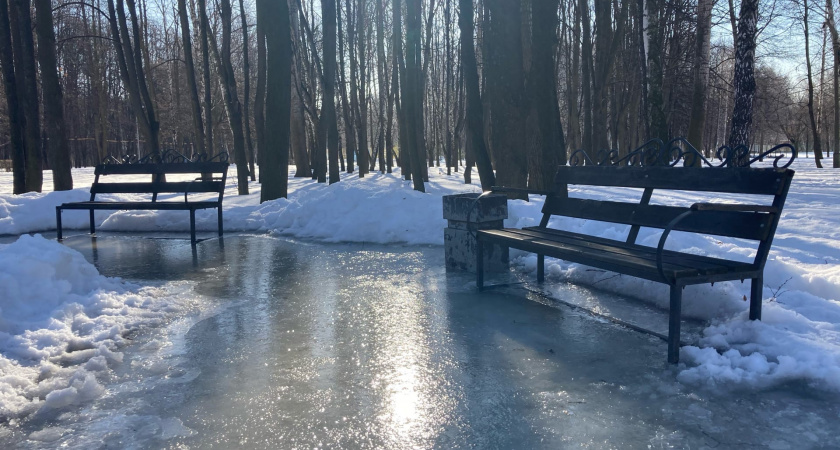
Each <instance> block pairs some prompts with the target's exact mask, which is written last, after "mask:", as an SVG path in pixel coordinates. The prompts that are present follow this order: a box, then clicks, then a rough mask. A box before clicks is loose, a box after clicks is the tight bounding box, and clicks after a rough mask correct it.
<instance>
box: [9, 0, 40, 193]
mask: <svg viewBox="0 0 840 450" xmlns="http://www.w3.org/2000/svg"><path fill="white" fill-rule="evenodd" d="M12 4H13V6H12V15H11V16H10V23H11V30H12V34H13V35H14V38H13V39H12V42H13V45H14V62H15V72H16V74H15V75H16V77H15V78H16V80H17V83H18V99H19V100H20V103H21V105H22V107H23V114H24V126H23V130H24V145H25V148H26V178H25V180H26V182H25V188H24V190H25V191H26V192H33V191H34V192H41V188H42V187H43V180H44V174H43V172H42V162H41V125H40V123H41V121H40V117H39V114H38V109H39V108H38V84H37V83H38V77H37V69H36V67H35V42H34V40H33V39H32V17H31V16H30V3H29V0H16V1H13V2H12Z"/></svg>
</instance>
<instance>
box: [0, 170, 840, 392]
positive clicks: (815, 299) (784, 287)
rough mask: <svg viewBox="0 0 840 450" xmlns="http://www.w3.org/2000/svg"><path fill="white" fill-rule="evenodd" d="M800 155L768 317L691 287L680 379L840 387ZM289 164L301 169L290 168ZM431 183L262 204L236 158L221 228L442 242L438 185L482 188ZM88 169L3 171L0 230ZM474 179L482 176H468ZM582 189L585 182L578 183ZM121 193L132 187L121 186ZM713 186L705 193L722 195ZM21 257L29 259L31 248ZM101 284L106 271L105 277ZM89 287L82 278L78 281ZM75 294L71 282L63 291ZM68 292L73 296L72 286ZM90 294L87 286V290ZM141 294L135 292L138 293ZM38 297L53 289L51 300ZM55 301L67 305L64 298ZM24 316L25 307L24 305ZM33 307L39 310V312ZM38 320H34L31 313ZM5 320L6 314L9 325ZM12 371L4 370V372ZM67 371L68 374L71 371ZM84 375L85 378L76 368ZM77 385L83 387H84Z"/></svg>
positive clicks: (318, 192) (27, 218)
mask: <svg viewBox="0 0 840 450" xmlns="http://www.w3.org/2000/svg"><path fill="white" fill-rule="evenodd" d="M811 164H812V163H811V162H810V161H806V160H799V161H797V162H796V163H795V164H794V169H795V170H796V171H797V174H796V176H795V177H794V181H793V186H792V188H791V192H790V194H789V196H788V199H787V204H786V206H785V213H784V215H783V217H782V220H781V223H780V225H779V229H778V231H777V233H776V238H775V241H774V244H773V250H772V251H771V253H770V258H769V260H768V262H767V267H766V270H765V289H764V297H765V311H764V321H762V322H760V323H756V322H749V321H748V320H747V318H746V315H745V311H746V309H747V308H748V305H747V302H745V301H744V299H745V298H748V297H749V294H750V293H749V289H750V286H749V283H748V282H747V283H743V284H742V283H739V282H725V283H716V284H715V285H714V286H710V285H700V286H692V287H689V288H687V289H686V291H685V293H684V297H683V298H684V305H683V314H684V315H686V316H689V317H694V318H699V319H703V320H708V321H709V323H710V324H711V326H710V327H709V328H708V329H707V330H706V332H705V335H704V337H703V339H702V340H701V341H700V342H698V343H697V345H696V346H689V347H685V348H684V349H683V362H684V363H683V366H682V373H681V374H680V377H679V378H680V380H681V381H683V382H685V383H696V384H704V385H709V386H717V387H722V386H730V387H734V386H755V387H766V386H771V385H774V384H777V383H781V382H785V381H788V380H803V381H806V382H810V383H813V384H814V385H817V386H820V387H822V388H825V389H830V390H840V381H838V380H840V376H838V368H840V341H839V340H838V337H837V336H838V327H840V204H839V203H840V198H838V195H837V192H840V178H838V177H837V176H836V171H833V170H831V169H825V170H818V169H815V168H813V167H811ZM290 172H291V173H293V172H294V170H293V169H292V170H290ZM430 172H431V173H430V175H431V182H430V183H427V185H426V186H427V193H426V194H421V193H418V192H415V191H413V190H412V189H411V183H410V182H406V181H404V180H402V179H401V177H400V174H399V171H396V172H395V173H394V174H388V175H382V174H379V173H372V174H370V175H368V176H366V177H365V178H364V179H360V178H358V175H346V174H342V176H343V179H342V181H341V182H340V183H337V184H333V185H325V184H318V183H315V182H313V181H312V180H310V179H308V178H290V179H289V198H288V199H280V200H276V201H272V202H266V203H263V204H260V203H259V194H260V192H259V184H256V183H252V184H251V186H250V189H251V195H248V196H238V195H236V190H237V189H236V188H237V187H236V184H235V182H236V174H235V166H232V167H231V173H229V176H228V180H229V182H230V183H231V184H230V185H229V186H228V187H227V190H226V194H225V195H226V196H225V211H224V214H225V228H226V229H227V230H229V231H257V232H268V233H276V234H281V235H288V236H294V237H299V238H305V239H313V240H319V241H327V242H370V243H380V244H387V243H404V244H432V245H440V244H442V243H443V233H442V231H441V230H442V228H443V227H444V226H445V221H444V220H443V219H442V218H441V216H442V207H441V196H443V195H447V194H456V193H464V192H478V191H480V188H479V186H477V185H476V184H472V185H464V184H463V181H462V180H463V178H462V174H459V173H454V174H453V175H451V176H447V175H445V173H444V171H442V170H440V169H430ZM92 179H93V171H92V169H81V170H77V171H74V180H75V181H76V186H80V188H79V189H76V190H74V191H71V192H65V193H48V194H26V195H23V196H13V195H11V194H10V193H11V177H10V176H6V177H5V178H0V192H3V194H0V234H20V233H26V232H32V231H41V230H51V229H54V227H55V215H54V211H55V208H54V206H55V205H57V204H59V203H61V202H65V201H75V200H85V199H86V198H87V195H88V194H87V188H88V186H89V185H90V183H91V181H92ZM473 180H475V181H476V182H477V181H478V175H477V174H474V175H473ZM578 194H581V192H578ZM584 194H585V195H587V196H591V197H592V198H622V199H636V200H637V199H638V198H639V195H640V193H639V192H634V191H632V190H626V191H621V192H617V191H616V190H614V189H612V190H607V189H598V188H587V189H586V191H585V192H584ZM114 197H115V198H118V199H122V200H132V199H136V197H135V196H130V195H122V196H114ZM684 200H686V198H685V197H684V196H683V195H681V194H680V193H675V194H673V195H670V196H669V197H667V198H657V197H656V195H654V202H660V203H662V204H678V203H682V201H684ZM726 200H731V199H728V198H726V197H715V196H712V197H710V198H707V199H705V201H726ZM541 207H542V199H541V198H539V197H532V199H531V202H524V201H512V202H510V218H509V219H508V220H507V221H506V224H507V226H516V227H522V226H530V225H536V224H538V223H539V219H540V216H541V214H540V209H541ZM87 220H88V219H87V213H86V212H74V211H68V212H65V214H64V223H65V226H66V227H68V228H77V229H86V228H87ZM96 221H97V222H98V226H99V228H100V229H103V230H119V231H175V230H177V231H181V232H183V231H185V230H188V229H189V221H188V215H187V214H186V213H185V212H184V211H123V212H114V213H111V212H98V213H97V216H96ZM197 221H198V223H197V226H198V228H199V229H201V230H205V231H212V230H215V227H216V222H215V211H200V212H199V213H198V214H197ZM551 226H553V227H557V228H562V229H567V230H571V231H577V232H582V233H587V234H591V235H595V236H601V237H607V238H613V239H624V237H625V236H626V232H627V229H626V227H624V226H616V225H611V224H605V223H600V222H592V221H579V220H573V219H564V218H555V219H554V220H553V221H552V222H551ZM658 239H659V231H655V230H647V229H643V230H642V231H641V233H640V235H639V240H638V242H639V243H641V244H644V245H650V246H656V244H657V241H658ZM668 242H669V245H668V248H671V249H674V250H679V251H685V252H691V253H697V254H704V255H710V256H717V257H724V258H727V259H737V260H742V261H750V260H751V259H752V258H753V256H754V254H755V248H754V247H753V246H751V245H749V243H746V242H744V241H739V240H736V239H725V238H716V237H706V236H696V235H691V234H684V233H674V234H673V235H672V237H671V238H670V239H669V241H668ZM513 256H514V257H516V258H515V261H514V263H515V266H516V267H517V268H518V269H519V270H523V271H534V270H536V258H535V257H534V256H533V255H526V254H524V253H521V252H513ZM24 259H26V258H24ZM546 272H547V274H548V276H549V277H550V279H552V280H554V281H559V280H568V281H573V282H576V283H582V284H589V285H592V284H596V283H597V286H598V287H599V288H600V289H605V290H608V291H612V292H615V293H617V294H619V295H627V294H628V293H632V294H631V295H633V296H634V297H637V298H640V299H642V300H644V301H646V302H650V303H653V304H656V305H658V306H660V307H662V308H663V309H664V308H667V307H668V289H667V286H665V285H662V284H660V283H653V282H649V281H645V280H641V279H638V278H633V277H627V276H616V274H611V273H605V272H603V271H598V270H592V269H591V268H588V267H584V266H580V265H577V264H568V263H566V262H563V261H553V260H549V261H548V262H547V264H546ZM103 283H104V281H103ZM82 290H84V289H82ZM68 292H70V294H74V293H75V292H74V291H72V290H71V291H68ZM70 294H68V295H70ZM82 295H83V294H82ZM134 295H138V294H134ZM45 296H46V294H42V293H39V294H38V297H37V300H38V301H40V302H44V301H47V302H55V301H58V300H54V299H53V300H50V299H46V300H45V299H44V297H45ZM58 302H59V303H56V304H57V305H65V304H66V303H64V301H63V300H62V301H58ZM19 314H21V315H22V316H26V314H27V313H26V311H24V310H23V309H21V311H20V312H19ZM34 314H35V316H37V315H38V314H37V313H34ZM32 320H35V321H37V320H39V319H38V317H34V318H33V319H32ZM2 326H5V327H8V326H11V325H8V324H6V325H2ZM4 373H5V372H4ZM68 380H69V378H68ZM74 382H76V383H77V384H79V383H82V384H80V386H82V389H84V388H83V386H84V384H83V382H84V379H83V378H78V379H75V381H74ZM77 390H78V388H77Z"/></svg>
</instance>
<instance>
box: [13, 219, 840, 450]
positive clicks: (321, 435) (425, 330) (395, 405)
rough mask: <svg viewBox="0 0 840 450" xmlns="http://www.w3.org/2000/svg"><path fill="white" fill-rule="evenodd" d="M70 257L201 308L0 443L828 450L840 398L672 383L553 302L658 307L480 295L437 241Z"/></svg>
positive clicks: (643, 353) (127, 239)
mask: <svg viewBox="0 0 840 450" xmlns="http://www.w3.org/2000/svg"><path fill="white" fill-rule="evenodd" d="M65 244H66V245H68V246H70V247H73V248H75V249H77V250H79V251H81V252H82V253H83V254H85V256H86V257H87V258H88V259H89V260H91V261H92V262H94V263H95V264H96V265H97V267H98V268H99V270H100V271H101V272H102V273H103V274H104V275H108V276H119V277H122V278H125V279H128V280H134V281H141V282H144V283H161V282H167V281H173V280H189V281H191V282H193V283H194V284H195V288H194V289H195V292H196V294H197V295H198V296H200V297H201V298H202V303H201V304H202V305H203V307H202V308H203V309H202V311H203V312H198V313H196V314H195V315H193V316H190V317H184V318H180V319H178V320H176V321H175V322H173V323H172V324H170V325H169V326H167V327H165V328H158V329H148V330H142V331H141V332H139V333H138V335H137V336H135V338H134V340H135V343H134V344H133V345H131V346H130V347H128V348H124V349H122V350H123V351H124V352H125V360H124V362H123V363H122V365H120V366H119V367H117V369H116V371H115V372H116V373H115V375H114V377H113V379H112V380H105V384H106V387H107V388H108V392H107V394H106V395H105V396H104V397H102V398H101V399H99V400H97V401H95V402H94V403H93V404H90V405H88V406H85V407H83V408H81V409H79V410H76V411H70V412H62V413H57V414H42V415H37V416H35V417H31V418H28V419H25V420H23V421H22V422H21V423H20V424H17V425H16V426H15V427H14V430H13V431H9V430H7V433H5V434H4V435H3V437H0V446H3V447H6V446H9V447H12V446H14V447H21V448H56V447H69V448H161V447H164V448H388V449H394V448H459V447H467V448H549V449H558V448H580V447H584V448H621V449H625V448H749V447H755V448H774V449H803V448H840V435H838V431H840V425H838V424H840V406H838V400H840V397H838V396H836V395H834V394H827V393H825V392H821V391H816V390H812V389H810V388H809V387H807V386H803V385H793V384H792V385H788V386H783V387H779V388H773V389H764V390H749V389H725V390H720V389H716V390H710V389H709V388H708V387H697V386H685V385H682V384H680V383H679V382H677V381H676V374H677V373H678V369H677V368H675V367H673V366H670V365H668V364H667V363H666V362H665V352H666V346H665V343H664V342H663V341H661V340H660V339H658V338H656V337H653V336H651V335H648V334H644V333H639V332H637V331H633V330H632V329H630V328H627V327H623V326H620V325H617V324H615V323H613V322H611V321H609V320H605V319H603V318H599V317H594V316H592V315H591V314H589V313H587V312H585V311H583V310H579V309H575V308H570V307H568V306H566V305H564V304H562V303H561V302H571V303H576V304H585V305H587V306H588V307H593V305H594V306H595V307H598V308H599V309H600V310H602V311H613V310H615V311H618V315H624V316H626V317H620V318H621V319H626V320H628V321H631V322H633V321H637V322H642V323H641V324H642V325H645V326H649V327H651V328H656V327H660V329H664V327H666V323H665V317H666V316H665V314H664V313H663V312H661V311H651V310H650V308H648V307H645V306H643V305H642V304H640V303H638V302H636V301H633V300H627V299H616V298H615V297H614V296H610V295H607V294H603V293H599V292H595V291H591V290H587V289H584V288H580V287H574V286H564V285H553V286H549V287H548V288H547V292H550V294H551V296H552V297H554V298H553V299H552V298H551V297H546V296H543V295H539V294H537V293H534V292H532V291H531V290H529V289H530V288H531V287H530V285H524V286H521V285H517V286H512V287H509V288H505V289H500V290H492V291H489V292H484V293H481V294H479V293H478V292H477V291H476V290H475V288H474V283H473V278H472V277H471V276H469V275H467V274H460V273H447V272H446V270H445V269H444V268H443V266H444V265H443V249H442V248H441V247H427V248H416V247H398V246H394V247H382V246H366V245H320V244H308V243H302V242H297V241H290V240H284V239H278V238H270V237H264V236H236V235H234V236H228V237H226V238H225V239H224V240H223V241H219V240H208V241H205V242H201V243H199V244H198V245H197V247H196V248H195V250H192V249H191V247H190V245H189V242H188V241H184V240H183V239H147V238H142V237H138V236H120V235H111V236H104V237H100V238H97V239H95V240H94V241H92V240H91V239H90V238H88V237H86V236H77V237H73V238H70V239H67V240H66V241H65ZM507 281H509V280H507ZM558 300H559V301H558ZM618 305H621V306H620V307H619V306H618ZM613 306H614V307H613ZM628 311H630V312H628ZM633 311H635V312H633ZM660 319H661V320H662V322H659V320H660ZM699 326H700V325H698V324H693V325H692V324H688V325H687V328H688V329H689V333H688V334H687V335H688V339H691V331H692V329H693V330H694V331H696V330H697V329H698V327H699ZM657 331H661V330H657ZM5 426H6V425H0V427H5Z"/></svg>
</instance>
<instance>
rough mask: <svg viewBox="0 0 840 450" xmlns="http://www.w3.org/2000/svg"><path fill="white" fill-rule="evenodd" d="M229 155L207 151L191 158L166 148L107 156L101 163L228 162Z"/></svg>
mask: <svg viewBox="0 0 840 450" xmlns="http://www.w3.org/2000/svg"><path fill="white" fill-rule="evenodd" d="M228 159H229V155H228V153H227V152H221V153H219V154H218V155H216V156H213V157H208V156H207V153H196V154H194V155H193V156H192V157H191V158H190V157H187V156H185V155H183V154H182V153H180V152H178V151H177V150H172V149H168V150H165V151H163V152H162V153H160V154H157V153H149V154H148V155H146V156H144V157H142V158H138V156H137V155H133V154H127V155H123V156H122V157H120V158H115V157H113V156H108V157H107V158H105V159H104V160H102V164H149V163H151V164H155V163H195V162H212V161H218V162H228Z"/></svg>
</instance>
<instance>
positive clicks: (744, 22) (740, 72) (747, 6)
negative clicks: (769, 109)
mask: <svg viewBox="0 0 840 450" xmlns="http://www.w3.org/2000/svg"><path fill="white" fill-rule="evenodd" d="M757 23H758V0H742V2H741V12H740V13H739V16H738V34H737V36H738V37H737V42H736V45H735V74H734V76H733V84H734V85H735V105H734V107H733V109H732V125H731V128H730V131H729V140H728V144H729V147H731V148H733V149H734V148H735V147H737V146H739V145H744V146H748V145H749V143H750V131H751V127H752V119H753V98H754V97H755V74H754V67H755V34H756V26H757ZM732 162H734V163H735V165H740V164H742V163H744V162H743V161H732Z"/></svg>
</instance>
